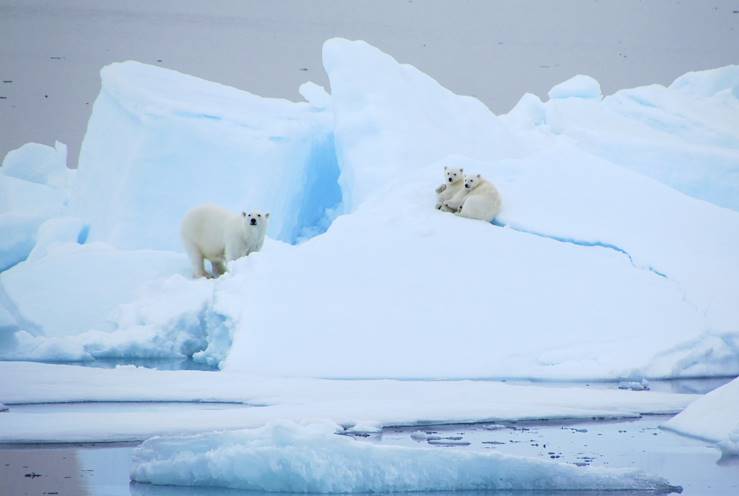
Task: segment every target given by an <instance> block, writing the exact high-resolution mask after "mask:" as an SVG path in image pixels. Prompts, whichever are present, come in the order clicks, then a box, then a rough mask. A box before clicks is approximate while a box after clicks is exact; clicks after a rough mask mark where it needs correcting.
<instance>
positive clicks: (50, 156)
mask: <svg viewBox="0 0 739 496" xmlns="http://www.w3.org/2000/svg"><path fill="white" fill-rule="evenodd" d="M0 174H3V175H6V176H11V177H15V178H18V179H23V180H24V181H29V182H32V183H38V184H46V185H49V186H53V187H57V188H58V187H63V188H65V187H67V186H68V181H69V176H70V175H71V174H72V172H71V171H70V170H69V169H68V168H67V145H65V144H64V143H60V142H59V141H57V142H56V143H55V145H54V147H53V148H52V147H50V146H47V145H42V144H39V143H26V144H25V145H23V146H21V147H20V148H16V149H15V150H11V151H10V152H8V154H7V155H6V156H5V159H4V160H3V165H2V167H0Z"/></svg>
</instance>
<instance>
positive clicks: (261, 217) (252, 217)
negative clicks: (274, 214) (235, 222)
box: [241, 210, 269, 227]
mask: <svg viewBox="0 0 739 496" xmlns="http://www.w3.org/2000/svg"><path fill="white" fill-rule="evenodd" d="M241 216H242V217H243V218H244V224H245V225H246V227H250V226H255V227H267V221H268V220H269V212H267V213H262V212H261V211H259V210H254V211H253V212H241Z"/></svg>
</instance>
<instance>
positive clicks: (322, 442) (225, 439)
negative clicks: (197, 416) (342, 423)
mask: <svg viewBox="0 0 739 496" xmlns="http://www.w3.org/2000/svg"><path fill="white" fill-rule="evenodd" d="M337 429H339V427H338V426H337V425H335V424H332V423H330V422H323V423H309V424H304V425H301V424H296V423H293V422H274V423H270V424H268V425H266V426H264V427H261V428H258V429H249V430H241V431H236V432H229V433H213V434H205V435H200V436H192V437H180V438H154V439H149V440H147V441H146V442H144V443H143V444H142V445H141V446H139V447H138V448H137V449H136V451H135V452H134V459H133V464H132V469H131V479H132V480H134V481H137V482H147V483H151V484H159V485H179V486H203V487H227V488H234V489H244V490H250V491H265V492H297V493H375V492H383V493H384V492H408V491H460V490H532V489H537V490H567V489H573V490H574V489H578V490H589V489H590V490H627V489H628V490H644V491H660V492H662V491H664V492H669V491H671V490H674V489H676V488H674V487H673V486H670V484H669V483H668V482H667V481H666V480H664V479H662V478H659V477H654V476H649V475H646V474H644V473H641V472H638V471H634V470H627V469H603V468H593V467H588V468H587V469H582V468H580V467H576V466H574V465H570V464H565V463H556V462H551V461H549V460H538V459H533V458H526V457H516V456H510V455H503V454H500V453H495V452H491V451H471V450H445V449H438V448H433V447H407V446H395V445H380V444H375V443H372V442H368V441H361V440H356V439H352V438H349V437H347V436H337V435H336V434H335V432H336V431H337Z"/></svg>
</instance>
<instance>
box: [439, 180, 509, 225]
mask: <svg viewBox="0 0 739 496" xmlns="http://www.w3.org/2000/svg"><path fill="white" fill-rule="evenodd" d="M500 203H501V202H500V193H498V190H497V189H496V187H495V186H493V184H492V183H491V182H489V181H487V180H486V179H485V178H484V177H482V176H481V175H480V174H475V175H468V176H464V188H463V189H462V190H461V191H460V192H459V193H457V194H456V195H455V196H454V198H452V199H451V200H447V201H446V202H445V203H444V205H445V206H446V207H447V208H448V209H449V210H451V211H452V212H454V213H455V214H456V215H459V216H461V217H469V218H470V219H480V220H484V221H485V222H492V220H493V219H494V218H495V216H496V215H498V213H499V212H500Z"/></svg>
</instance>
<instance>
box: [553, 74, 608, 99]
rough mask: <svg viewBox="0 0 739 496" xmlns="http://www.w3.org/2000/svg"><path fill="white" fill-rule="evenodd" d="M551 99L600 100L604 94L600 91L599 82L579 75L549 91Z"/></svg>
mask: <svg viewBox="0 0 739 496" xmlns="http://www.w3.org/2000/svg"><path fill="white" fill-rule="evenodd" d="M549 98H552V99H559V98H586V99H597V100H600V99H601V98H603V94H602V93H601V91H600V84H599V83H598V81H596V80H595V79H593V78H592V77H590V76H584V75H582V74H578V75H577V76H573V77H571V78H570V79H568V80H567V81H564V82H561V83H559V84H558V85H556V86H554V87H553V88H552V89H551V90H549Z"/></svg>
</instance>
